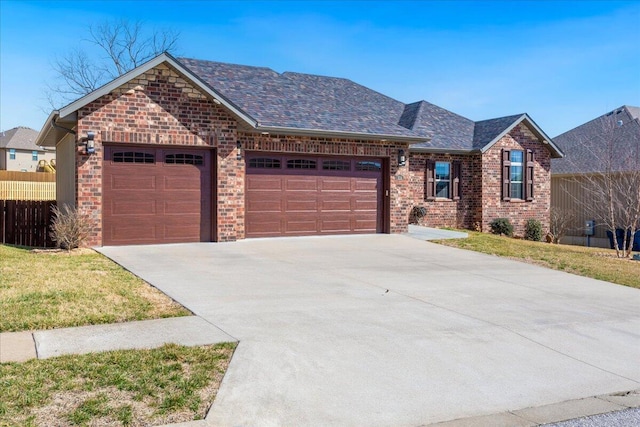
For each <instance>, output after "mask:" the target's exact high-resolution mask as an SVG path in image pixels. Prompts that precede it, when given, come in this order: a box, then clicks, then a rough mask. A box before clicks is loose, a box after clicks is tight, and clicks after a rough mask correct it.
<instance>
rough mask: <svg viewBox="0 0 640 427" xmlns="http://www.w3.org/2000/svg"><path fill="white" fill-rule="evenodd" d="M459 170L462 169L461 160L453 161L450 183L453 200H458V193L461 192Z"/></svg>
mask: <svg viewBox="0 0 640 427" xmlns="http://www.w3.org/2000/svg"><path fill="white" fill-rule="evenodd" d="M461 170H462V162H461V161H459V160H458V161H454V162H453V180H452V185H453V188H452V189H451V190H452V192H451V193H452V196H453V200H460V194H461V193H462V191H461V188H460V182H461V179H460V174H461Z"/></svg>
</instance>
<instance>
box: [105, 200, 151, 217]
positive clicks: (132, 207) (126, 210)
mask: <svg viewBox="0 0 640 427" xmlns="http://www.w3.org/2000/svg"><path fill="white" fill-rule="evenodd" d="M107 207H108V212H109V213H110V214H111V215H114V216H132V215H133V216H138V215H147V216H154V215H155V214H156V213H157V206H156V201H155V200H128V201H127V200H114V201H112V202H111V203H108V204H107Z"/></svg>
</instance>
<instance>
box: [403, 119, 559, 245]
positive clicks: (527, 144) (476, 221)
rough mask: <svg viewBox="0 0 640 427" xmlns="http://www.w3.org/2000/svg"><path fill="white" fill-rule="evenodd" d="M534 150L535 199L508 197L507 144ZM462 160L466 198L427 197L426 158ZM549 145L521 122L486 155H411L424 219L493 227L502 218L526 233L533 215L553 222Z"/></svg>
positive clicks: (430, 223) (484, 228) (459, 225)
mask: <svg viewBox="0 0 640 427" xmlns="http://www.w3.org/2000/svg"><path fill="white" fill-rule="evenodd" d="M503 148H511V149H520V150H532V151H533V152H534V156H535V166H534V200H533V201H531V202H525V201H510V202H504V201H502V157H501V155H502V149H503ZM427 159H431V160H434V161H443V162H453V161H455V160H458V161H461V162H462V170H461V174H462V177H461V181H462V189H461V197H460V200H458V201H453V200H435V201H427V200H426V162H427ZM550 164H551V163H550V153H549V150H547V148H546V147H545V146H544V145H543V144H542V143H541V142H540V141H538V139H537V138H536V137H535V135H534V134H533V133H531V131H530V130H529V129H528V128H527V127H526V126H525V125H523V124H520V125H518V126H516V127H515V128H514V129H513V130H512V131H511V132H510V133H509V134H507V135H506V136H504V137H503V138H501V139H500V140H499V141H498V142H497V143H496V144H495V145H493V146H492V147H491V148H490V149H489V150H487V152H485V153H484V154H482V155H481V154H470V155H449V154H432V153H429V154H426V153H412V154H411V156H410V158H409V170H410V187H411V193H412V195H411V200H412V201H413V206H422V207H424V208H425V209H426V216H425V217H424V218H422V219H421V220H420V221H419V222H420V224H422V225H426V226H429V227H457V228H466V229H471V230H474V229H481V230H482V231H485V232H488V231H490V228H489V223H490V222H491V221H492V220H494V219H496V218H509V220H510V221H511V223H512V224H513V225H514V232H515V234H516V235H520V236H522V235H523V234H524V226H525V223H526V221H527V220H528V219H537V220H539V221H540V222H542V226H543V229H544V230H548V227H549V205H550V201H551V174H550Z"/></svg>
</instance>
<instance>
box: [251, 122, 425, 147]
mask: <svg viewBox="0 0 640 427" xmlns="http://www.w3.org/2000/svg"><path fill="white" fill-rule="evenodd" d="M254 131H255V132H260V133H263V134H271V133H273V134H285V135H303V136H331V137H337V138H349V139H366V140H377V141H385V140H386V141H391V142H401V143H404V144H417V143H421V142H429V141H430V140H431V139H430V138H419V137H416V136H402V135H384V134H370V133H359V132H349V131H338V130H323V129H300V128H292V127H285V126H260V124H258V125H257V126H255V127H254Z"/></svg>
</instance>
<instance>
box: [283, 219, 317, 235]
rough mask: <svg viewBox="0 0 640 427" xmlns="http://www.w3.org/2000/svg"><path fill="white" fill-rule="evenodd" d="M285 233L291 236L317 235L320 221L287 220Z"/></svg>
mask: <svg viewBox="0 0 640 427" xmlns="http://www.w3.org/2000/svg"><path fill="white" fill-rule="evenodd" d="M285 233H286V234H291V235H298V234H317V233H318V221H317V220H315V219H307V218H295V217H293V218H289V217H288V218H287V219H286V221H285Z"/></svg>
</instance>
